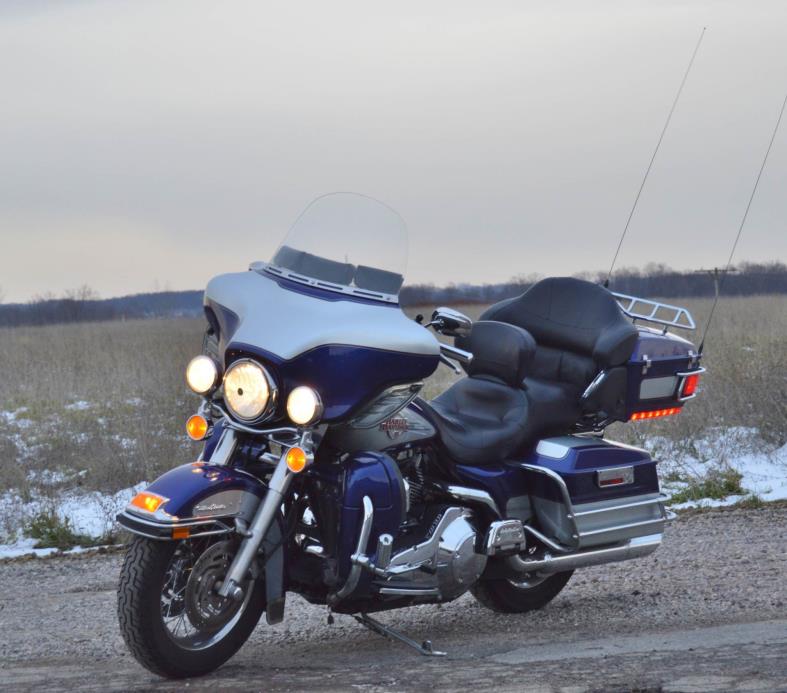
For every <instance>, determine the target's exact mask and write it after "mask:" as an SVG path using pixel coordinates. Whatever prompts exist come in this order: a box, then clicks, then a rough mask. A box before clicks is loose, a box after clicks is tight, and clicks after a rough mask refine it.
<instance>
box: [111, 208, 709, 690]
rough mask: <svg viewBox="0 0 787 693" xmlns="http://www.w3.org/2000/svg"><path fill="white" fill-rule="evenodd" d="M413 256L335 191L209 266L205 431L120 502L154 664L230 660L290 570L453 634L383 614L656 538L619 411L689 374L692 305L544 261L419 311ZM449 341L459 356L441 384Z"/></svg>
mask: <svg viewBox="0 0 787 693" xmlns="http://www.w3.org/2000/svg"><path fill="white" fill-rule="evenodd" d="M406 256H407V239H406V227H405V224H404V222H403V221H402V219H401V218H400V216H399V215H398V214H397V213H396V212H394V211H393V210H392V209H390V208H389V207H387V206H386V205H384V204H382V203H380V202H378V201H376V200H373V199H371V198H368V197H364V196H361V195H355V194H345V193H341V194H333V195H327V196H324V197H321V198H318V199H317V200H315V201H314V202H312V204H311V205H309V206H308V207H307V208H306V210H305V211H304V212H303V213H302V214H301V216H300V217H299V218H298V220H297V221H296V222H295V224H294V225H293V227H292V228H291V230H290V232H289V234H288V236H287V238H286V239H285V241H284V243H283V244H282V245H281V247H280V248H279V249H278V251H277V252H276V254H275V255H274V257H273V259H272V260H271V261H270V262H257V263H254V264H252V265H251V266H250V268H249V271H248V272H241V273H236V274H226V275H222V276H219V277H216V278H215V279H213V280H212V281H211V282H210V283H209V284H208V287H207V289H206V291H205V297H204V308H205V315H206V318H207V323H208V327H207V330H206V333H205V339H204V348H203V353H202V354H201V355H199V356H197V357H196V358H194V359H193V360H192V361H191V362H190V363H189V365H188V369H187V374H186V379H187V382H188V385H189V387H190V388H191V389H192V390H193V391H194V392H195V393H197V394H198V395H200V396H201V398H202V401H201V405H200V406H199V410H198V412H197V413H196V414H195V415H194V416H192V417H191V418H190V419H189V421H188V423H187V430H188V433H189V435H190V436H191V437H192V438H193V439H195V440H199V441H204V447H203V450H202V452H201V454H200V455H199V458H198V459H197V460H196V461H195V462H193V463H191V464H186V465H183V466H181V467H177V468H175V469H173V470H171V471H169V472H167V473H166V474H164V475H163V476H162V477H160V478H159V479H157V480H156V481H155V482H154V483H153V484H151V486H150V487H149V488H147V489H146V490H145V491H143V492H142V493H140V494H138V495H137V496H136V497H135V498H134V499H133V500H132V502H131V503H130V504H129V505H128V507H127V508H126V509H125V510H124V511H123V512H122V513H121V514H120V515H119V516H118V522H119V523H120V524H121V525H122V526H123V527H124V528H125V529H126V530H128V531H129V532H131V533H132V535H133V538H132V540H131V542H130V544H129V546H128V549H127V554H126V557H125V561H124V564H123V568H122V572H121V577H120V586H119V590H118V595H119V601H118V614H119V621H120V627H121V631H122V633H123V636H124V638H125V641H126V643H127V644H128V647H129V648H130V650H131V652H132V653H133V654H134V656H135V657H136V658H137V659H138V660H139V662H140V663H141V664H143V665H144V666H145V667H147V668H148V669H150V670H151V671H153V672H155V673H157V674H160V675H162V676H166V677H172V678H177V677H187V676H196V675H200V674H205V673H207V672H209V671H212V670H213V669H215V668H217V667H219V666H220V665H221V664H223V663H224V662H226V661H227V660H228V659H229V658H230V657H232V655H233V654H234V653H235V652H236V651H237V650H238V648H240V647H241V645H242V644H243V643H244V642H245V641H246V639H247V638H248V637H249V635H250V633H251V632H252V630H253V629H254V628H255V626H256V625H257V623H258V621H259V619H260V617H261V616H262V614H263V613H264V614H265V617H266V620H267V622H268V623H269V624H275V623H277V622H279V621H281V620H282V618H283V615H284V604H285V598H286V595H287V593H288V592H296V593H298V594H300V595H302V596H303V597H305V598H306V599H307V600H308V601H310V602H312V603H315V604H325V605H327V606H328V607H329V608H330V609H331V610H332V611H334V612H337V613H344V614H351V615H353V616H355V618H357V619H358V620H359V621H360V622H361V623H362V624H363V625H365V626H367V627H369V628H370V629H371V630H373V631H375V632H377V633H380V634H383V635H387V636H389V637H393V638H397V639H399V640H401V641H402V642H405V643H407V644H409V645H411V646H413V647H415V648H416V649H417V650H418V651H420V652H421V653H423V654H431V655H435V654H441V653H438V652H436V651H435V650H434V649H433V648H432V646H431V644H430V643H429V642H428V641H427V642H425V643H423V644H421V643H417V642H414V641H413V640H411V639H409V638H408V637H407V636H406V635H404V634H401V633H398V632H395V631H393V630H391V629H388V628H387V627H385V626H383V625H382V624H381V623H379V622H378V621H376V620H375V619H374V618H372V617H371V616H369V614H370V613H373V612H377V611H384V610H388V609H398V608H402V607H407V606H411V605H415V604H439V603H441V602H447V601H451V600H454V599H457V598H458V597H460V596H462V595H463V594H464V593H465V592H468V591H470V592H471V593H472V595H473V596H474V597H475V598H476V599H478V600H479V601H480V602H481V603H482V604H483V605H484V606H486V607H489V608H490V609H494V610H497V611H502V612H508V613H520V612H526V611H530V610H532V609H538V608H540V607H543V606H544V605H545V604H547V603H548V602H549V601H550V600H552V599H554V597H555V596H556V595H557V594H558V593H559V592H560V591H561V590H562V589H563V588H564V587H565V586H566V583H567V582H568V581H569V578H570V577H571V574H572V572H573V571H574V570H576V569H577V568H582V567H585V566H590V565H598V564H602V563H610V562H613V561H622V560H627V559H631V558H636V557H639V556H645V555H647V554H650V553H652V552H653V551H655V550H656V549H657V548H658V546H659V544H660V543H661V539H662V533H663V530H664V525H665V522H666V521H667V519H668V516H667V515H668V514H667V511H666V510H665V507H664V504H663V501H664V497H663V496H662V495H661V494H660V492H659V481H658V477H657V473H656V462H655V461H654V460H652V459H651V458H650V457H649V455H648V454H647V453H646V452H645V451H643V450H640V449H637V448H633V447H629V446H626V445H621V444H618V443H614V442H611V441H608V440H605V439H604V438H603V432H604V429H605V427H606V426H608V425H609V424H610V423H612V422H614V421H630V420H641V419H651V418H655V417H660V416H666V415H671V414H676V413H678V412H679V411H680V409H681V408H682V407H683V405H684V403H685V402H686V401H687V400H688V399H690V398H692V397H694V396H695V392H696V389H697V381H698V378H699V374H700V373H701V372H702V370H703V369H702V368H701V367H700V365H699V356H698V355H697V353H696V351H695V349H694V347H693V346H692V344H691V343H690V342H688V341H686V340H685V339H682V338H681V337H678V336H676V335H675V334H673V333H672V332H669V331H668V328H669V327H676V328H683V327H689V328H690V327H693V321H692V319H691V316H690V315H689V314H688V313H687V312H686V311H685V309H682V308H679V307H675V306H667V305H664V304H658V303H655V302H651V301H646V300H644V299H638V298H635V297H631V296H622V295H618V294H613V293H611V292H609V291H608V290H607V289H605V288H604V287H602V286H598V285H595V284H592V283H589V282H585V281H580V280H577V279H571V278H550V279H545V280H543V281H540V282H538V283H536V284H535V285H533V286H532V287H531V288H530V289H529V290H528V291H526V292H525V293H524V294H523V295H521V296H519V297H516V298H512V299H508V300H505V301H503V302H501V303H498V304H496V305H493V306H492V307H490V308H489V309H487V310H486V312H485V313H484V314H483V315H482V316H481V319H480V320H478V321H476V322H475V323H473V322H471V320H469V319H468V318H467V317H465V316H464V315H462V314H461V313H459V312H457V311H455V310H452V309H449V308H439V309H437V310H436V311H434V313H433V315H432V317H431V320H429V321H428V323H427V324H421V322H422V320H421V319H420V316H419V317H418V318H417V319H416V320H411V319H409V318H408V317H407V316H406V315H405V314H404V312H402V310H401V308H400V307H399V301H398V294H399V289H400V287H401V285H402V281H403V268H404V265H405V263H406ZM648 321H649V322H650V323H651V324H652V325H655V326H653V327H646V326H645V325H644V324H643V323H644V322H648ZM435 333H439V334H440V335H441V336H443V339H442V340H440V339H438V337H437V336H436V335H435ZM450 340H453V342H452V343H449V341H450ZM440 364H444V365H445V366H447V367H448V368H452V369H454V370H455V371H457V373H462V371H461V370H460V366H461V368H462V369H463V370H464V375H463V377H461V378H459V379H458V380H456V381H455V382H454V383H453V385H451V386H450V387H449V388H448V389H447V390H446V391H445V392H443V393H442V394H441V395H440V396H438V397H437V398H435V399H433V400H431V401H426V400H425V399H422V398H420V397H419V391H420V390H421V388H422V385H423V382H424V380H425V379H426V378H428V377H429V376H430V375H432V373H433V372H434V371H435V370H436V369H437V368H438V366H439V365H440ZM457 364H459V365H457Z"/></svg>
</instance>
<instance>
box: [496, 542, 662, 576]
mask: <svg viewBox="0 0 787 693" xmlns="http://www.w3.org/2000/svg"><path fill="white" fill-rule="evenodd" d="M661 538H662V535H661V534H650V535H648V536H644V537H634V538H633V539H629V540H628V541H626V542H625V543H623V544H618V545H616V546H607V547H604V548H601V549H589V550H587V551H578V552H575V553H568V554H563V555H561V556H553V555H552V554H550V553H548V552H547V553H545V554H544V555H543V557H541V558H522V557H521V556H519V555H515V556H509V557H508V558H507V559H506V560H507V561H508V565H509V566H510V567H511V568H513V569H514V570H515V571H516V572H518V573H519V572H522V573H537V574H541V575H550V574H552V573H560V572H563V571H566V570H576V569H577V568H586V567H588V566H592V565H602V564H604V563H615V562H617V561H627V560H630V559H632V558H641V557H643V556H647V555H649V554H651V553H653V552H654V551H655V550H656V549H658V548H659V546H661Z"/></svg>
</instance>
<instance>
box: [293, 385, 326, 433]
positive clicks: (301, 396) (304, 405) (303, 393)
mask: <svg viewBox="0 0 787 693" xmlns="http://www.w3.org/2000/svg"><path fill="white" fill-rule="evenodd" d="M287 415H288V416H289V417H290V419H292V421H293V422H294V423H296V424H298V425H299V426H308V425H309V424H313V423H314V422H315V421H317V419H319V418H320V417H321V416H322V402H321V401H320V396H319V395H318V394H317V393H316V392H315V391H314V390H312V389H311V388H310V387H306V386H305V385H301V386H300V387H296V388H295V389H294V390H293V391H292V392H291V393H290V396H289V397H288V398H287Z"/></svg>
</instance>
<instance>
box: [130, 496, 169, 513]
mask: <svg viewBox="0 0 787 693" xmlns="http://www.w3.org/2000/svg"><path fill="white" fill-rule="evenodd" d="M166 502H167V499H166V498H164V497H163V496H159V495H158V494H156V493H149V492H148V491H141V492H140V493H138V494H137V495H136V496H134V497H133V498H132V499H131V505H134V506H136V507H137V508H139V509H140V510H146V511H147V512H149V513H154V512H156V510H158V509H159V508H160V507H161V505H162V504H164V503H166Z"/></svg>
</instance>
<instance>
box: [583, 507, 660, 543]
mask: <svg viewBox="0 0 787 693" xmlns="http://www.w3.org/2000/svg"><path fill="white" fill-rule="evenodd" d="M665 520H666V517H665V513H664V512H663V511H662V516H661V517H656V518H652V519H650V520H639V521H638V522H627V523H626V524H623V525H614V526H612V527H602V528H601V529H591V530H588V531H587V532H580V533H579V536H580V537H593V536H596V535H598V534H611V533H612V532H620V531H622V530H624V529H634V528H635V527H647V526H648V525H655V524H660V525H663V524H664V521H665Z"/></svg>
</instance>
